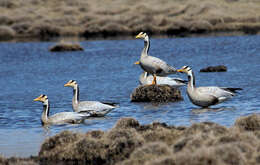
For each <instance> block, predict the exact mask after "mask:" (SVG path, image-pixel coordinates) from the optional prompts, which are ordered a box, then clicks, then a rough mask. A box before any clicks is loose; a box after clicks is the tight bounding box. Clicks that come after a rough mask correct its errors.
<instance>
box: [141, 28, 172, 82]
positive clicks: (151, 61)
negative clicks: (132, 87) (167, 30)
mask: <svg viewBox="0 0 260 165" xmlns="http://www.w3.org/2000/svg"><path fill="white" fill-rule="evenodd" d="M136 38H142V39H144V49H143V51H142V53H141V57H140V60H139V62H140V66H141V68H142V69H143V70H144V71H146V72H148V73H150V74H152V75H153V76H154V78H155V79H156V76H167V75H169V74H175V73H176V69H175V68H174V67H172V66H170V65H169V64H167V63H166V62H165V61H163V60H161V59H159V58H157V57H153V56H149V55H148V52H149V48H150V40H149V37H148V35H147V34H146V33H144V32H140V33H139V34H138V35H137V36H136Z"/></svg>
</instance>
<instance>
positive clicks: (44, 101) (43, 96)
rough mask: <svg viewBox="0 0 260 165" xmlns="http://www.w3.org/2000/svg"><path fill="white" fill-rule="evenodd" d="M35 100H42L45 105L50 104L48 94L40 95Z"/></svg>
mask: <svg viewBox="0 0 260 165" xmlns="http://www.w3.org/2000/svg"><path fill="white" fill-rule="evenodd" d="M34 101H40V102H42V103H43V104H44V105H48V102H49V101H48V97H47V96H46V95H40V96H39V97H37V98H35V99H34Z"/></svg>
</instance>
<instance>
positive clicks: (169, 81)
mask: <svg viewBox="0 0 260 165" xmlns="http://www.w3.org/2000/svg"><path fill="white" fill-rule="evenodd" d="M156 78H157V84H159V85H170V86H173V87H180V86H183V85H185V84H186V83H187V81H186V80H183V79H180V78H174V77H160V76H157V77H156ZM152 81H153V76H152V75H151V74H148V73H147V72H143V73H142V74H141V75H140V78H139V82H140V84H141V85H149V84H152Z"/></svg>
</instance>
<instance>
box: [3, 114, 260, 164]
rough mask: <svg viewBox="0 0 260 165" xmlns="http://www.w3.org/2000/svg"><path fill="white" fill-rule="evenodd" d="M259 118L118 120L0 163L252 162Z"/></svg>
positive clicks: (259, 145)
mask: <svg viewBox="0 0 260 165" xmlns="http://www.w3.org/2000/svg"><path fill="white" fill-rule="evenodd" d="M259 117H260V114H254V115H250V116H248V117H241V118H239V119H237V121H236V123H235V125H234V126H233V127H230V128H227V127H224V126H221V125H219V124H216V123H212V122H203V123H195V124H192V125H191V126H189V127H175V126H168V125H167V124H165V123H152V124H147V125H141V124H140V123H139V122H138V121H137V120H135V119H132V118H122V119H120V120H119V121H118V122H117V124H116V125H115V126H114V127H113V128H112V129H110V130H108V131H106V132H104V131H89V132H87V133H85V134H83V133H73V132H70V131H64V132H61V133H59V134H57V135H55V136H53V137H50V138H48V139H46V140H45V142H44V143H43V144H42V147H41V150H40V152H39V156H38V157H30V158H4V157H1V156H0V164H1V163H2V164H14V165H15V164H32V165H34V164H50V165H52V164H53V165H54V164H91V165H94V164H99V165H114V164H116V165H119V164H120V165H121V164H122V165H130V164H131V165H172V164H174V165H232V164H236V165H243V164H249V165H256V164H260V156H259V155H260V131H259V129H258V128H259ZM244 123H247V124H244Z"/></svg>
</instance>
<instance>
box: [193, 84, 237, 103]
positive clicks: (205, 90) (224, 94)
mask: <svg viewBox="0 0 260 165" xmlns="http://www.w3.org/2000/svg"><path fill="white" fill-rule="evenodd" d="M196 90H197V92H199V93H200V94H202V95H211V96H214V97H216V98H217V99H218V100H219V101H224V100H226V99H228V98H231V97H232V96H234V93H232V92H230V91H227V90H225V89H223V88H220V87H216V86H210V87H199V88H197V89H196Z"/></svg>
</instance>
